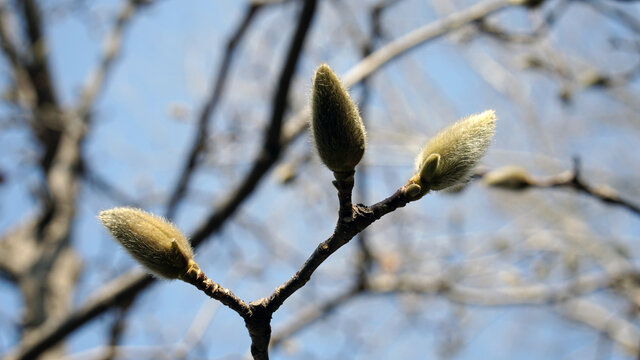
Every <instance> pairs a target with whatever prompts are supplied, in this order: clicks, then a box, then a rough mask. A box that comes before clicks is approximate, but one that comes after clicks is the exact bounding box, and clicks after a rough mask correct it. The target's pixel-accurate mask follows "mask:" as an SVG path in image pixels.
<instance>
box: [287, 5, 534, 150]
mask: <svg viewBox="0 0 640 360" xmlns="http://www.w3.org/2000/svg"><path fill="white" fill-rule="evenodd" d="M524 3H526V1H519V0H486V1H483V2H480V3H477V4H475V5H473V6H471V7H469V8H467V9H463V10H460V11H459V12H456V13H453V14H451V15H449V16H447V17H444V18H442V19H439V20H436V21H434V22H432V23H429V24H427V25H424V26H422V27H420V28H418V29H415V30H413V31H411V32H409V33H408V34H405V35H403V36H401V37H399V38H397V39H395V40H393V41H392V42H390V43H388V44H386V45H385V46H383V47H381V48H380V49H378V50H376V51H374V52H373V53H372V54H371V55H369V56H367V57H366V58H364V59H362V60H361V61H359V62H358V63H357V64H356V65H354V66H353V67H352V68H351V69H349V71H347V72H346V73H345V74H344V75H343V76H342V77H341V79H342V83H343V84H344V86H345V87H351V86H353V85H356V84H358V83H359V82H361V81H362V80H364V79H365V78H367V77H369V76H371V74H373V73H374V72H375V71H377V70H378V69H380V68H381V67H382V66H383V65H385V64H387V63H388V62H389V61H391V60H394V59H396V58H398V57H399V56H402V55H403V54H406V53H408V52H409V51H410V50H412V49H414V48H416V47H418V46H420V45H423V44H425V43H427V42H429V41H432V40H435V39H438V38H440V37H441V36H444V35H446V34H448V33H450V32H452V31H455V30H458V29H460V28H462V27H464V26H466V25H469V24H471V23H473V22H475V21H478V20H480V19H483V18H485V17H488V16H490V15H492V14H495V13H497V12H499V11H500V10H503V9H506V8H508V7H512V6H519V5H524ZM308 118H309V108H308V107H306V108H305V109H303V110H301V111H300V112H298V113H297V114H296V115H295V116H294V118H293V119H292V120H291V121H290V122H289V123H288V124H287V126H286V127H285V130H284V136H283V139H282V142H283V143H289V142H292V141H293V140H294V139H295V138H297V137H298V136H300V134H302V133H303V132H304V130H305V129H306V127H307V123H308V120H307V119H308Z"/></svg>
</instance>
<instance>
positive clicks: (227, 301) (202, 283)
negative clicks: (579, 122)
mask: <svg viewBox="0 0 640 360" xmlns="http://www.w3.org/2000/svg"><path fill="white" fill-rule="evenodd" d="M182 280H183V281H185V282H187V283H189V284H191V285H193V286H195V287H197V288H198V289H199V290H201V291H202V292H204V293H205V294H206V295H207V296H209V297H210V298H212V299H215V300H218V301H220V302H221V303H223V304H224V305H226V306H227V307H229V308H230V309H232V310H233V311H235V312H237V313H238V314H239V315H240V316H242V317H243V318H245V319H246V318H248V317H250V316H251V309H249V305H247V304H246V303H245V302H244V301H243V300H242V299H240V298H238V297H237V296H236V295H235V294H234V293H232V292H231V290H229V289H227V288H225V287H223V286H221V285H220V284H218V283H216V282H214V281H213V280H211V279H209V278H208V277H207V275H205V274H204V272H203V271H202V270H201V269H200V267H199V266H198V265H197V264H195V263H194V264H193V265H192V266H191V268H189V270H188V271H187V272H186V273H185V274H184V276H183V277H182Z"/></svg>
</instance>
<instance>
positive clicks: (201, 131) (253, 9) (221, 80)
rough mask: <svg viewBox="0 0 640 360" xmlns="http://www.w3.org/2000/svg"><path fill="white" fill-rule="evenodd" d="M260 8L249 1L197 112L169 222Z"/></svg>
mask: <svg viewBox="0 0 640 360" xmlns="http://www.w3.org/2000/svg"><path fill="white" fill-rule="evenodd" d="M263 5H265V3H262V2H252V3H250V4H249V5H248V6H247V9H246V11H245V15H244V18H243V19H242V21H241V22H240V24H239V25H238V27H237V28H236V30H235V31H234V32H233V35H231V37H230V38H229V41H228V42H227V46H226V51H225V53H224V56H223V59H222V62H221V63H220V67H219V68H218V72H217V74H216V80H215V85H214V86H213V91H212V92H211V95H210V96H209V99H207V101H206V102H205V104H204V106H203V107H202V109H201V110H200V114H199V115H198V128H197V129H196V135H195V139H194V141H193V143H192V145H191V149H190V150H189V155H188V156H187V158H186V161H185V162H184V165H183V167H182V171H181V173H180V178H179V179H178V181H177V183H176V185H175V187H174V189H173V191H172V192H171V195H170V196H169V203H168V205H167V210H166V215H167V218H169V219H171V218H173V217H174V215H175V212H176V210H177V208H178V205H179V204H180V202H181V201H182V199H183V198H184V193H185V191H186V189H187V186H188V185H189V182H190V180H191V176H192V175H193V173H194V172H195V170H196V168H197V166H198V159H199V157H200V156H201V154H202V153H203V152H204V150H205V143H206V140H207V138H208V136H209V125H210V124H209V119H210V118H211V116H212V115H213V113H214V111H215V109H216V107H217V105H218V103H219V101H220V98H221V97H222V93H223V91H224V88H225V86H226V83H227V78H228V75H229V69H230V68H231V62H232V60H233V56H234V54H235V50H236V49H237V47H238V45H239V44H240V41H241V40H242V38H243V37H244V35H245V34H246V32H247V30H248V29H249V25H250V24H251V22H252V21H253V19H254V18H255V15H256V14H257V13H258V10H260V9H261V8H262V6H263Z"/></svg>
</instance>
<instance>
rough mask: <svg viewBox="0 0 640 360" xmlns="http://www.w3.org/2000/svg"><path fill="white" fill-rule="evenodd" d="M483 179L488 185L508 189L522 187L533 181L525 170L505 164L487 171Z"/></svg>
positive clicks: (529, 184)
mask: <svg viewBox="0 0 640 360" xmlns="http://www.w3.org/2000/svg"><path fill="white" fill-rule="evenodd" d="M483 180H484V183H485V184H487V185H489V186H494V187H499V188H503V189H509V190H520V189H524V188H526V187H528V186H531V185H532V184H533V183H534V181H533V179H532V178H531V175H529V173H528V172H527V170H525V169H523V168H521V167H517V166H505V167H501V168H499V169H495V170H493V171H491V172H489V173H487V174H486V175H485V176H484V179H483Z"/></svg>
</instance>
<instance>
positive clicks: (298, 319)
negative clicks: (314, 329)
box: [271, 286, 364, 348]
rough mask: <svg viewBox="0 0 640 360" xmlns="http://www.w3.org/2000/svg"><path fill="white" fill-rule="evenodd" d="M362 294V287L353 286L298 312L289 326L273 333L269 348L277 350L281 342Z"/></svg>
mask: <svg viewBox="0 0 640 360" xmlns="http://www.w3.org/2000/svg"><path fill="white" fill-rule="evenodd" d="M363 292H364V289H363V288H362V287H360V286H355V287H352V288H349V289H347V290H346V291H343V292H341V293H339V294H337V295H335V296H334V297H332V298H330V299H329V300H325V301H324V302H323V303H321V304H317V303H314V304H313V305H311V306H309V307H307V308H305V309H303V310H301V311H300V312H297V313H296V314H295V315H293V316H292V317H291V318H292V319H293V320H292V321H291V322H290V323H289V324H287V325H284V326H283V327H282V328H280V329H279V330H277V331H275V332H274V334H273V337H272V338H271V347H272V348H277V347H278V346H280V345H281V344H282V342H283V341H285V340H287V339H289V338H290V337H291V336H293V335H295V334H296V333H298V332H300V331H302V330H303V329H305V328H306V327H308V326H310V325H311V324H313V323H314V322H315V321H317V320H319V319H321V318H324V317H325V316H328V315H329V314H331V312H332V311H333V310H335V309H336V308H338V307H339V306H342V305H344V304H346V303H347V302H349V301H350V300H352V299H354V298H356V297H357V296H358V295H360V294H362V293H363Z"/></svg>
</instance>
